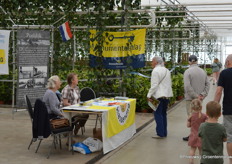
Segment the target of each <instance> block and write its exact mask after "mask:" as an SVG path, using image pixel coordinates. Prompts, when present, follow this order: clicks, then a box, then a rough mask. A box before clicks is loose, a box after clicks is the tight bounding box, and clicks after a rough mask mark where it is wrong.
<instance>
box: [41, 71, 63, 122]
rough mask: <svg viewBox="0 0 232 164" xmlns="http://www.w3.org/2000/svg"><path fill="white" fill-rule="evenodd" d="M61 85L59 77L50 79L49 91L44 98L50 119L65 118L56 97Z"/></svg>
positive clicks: (55, 76)
mask: <svg viewBox="0 0 232 164" xmlns="http://www.w3.org/2000/svg"><path fill="white" fill-rule="evenodd" d="M60 85H61V82H60V78H59V76H57V75H54V76H52V77H50V78H49V79H48V83H47V88H48V89H47V91H46V92H45V94H44V96H43V102H45V105H46V107H47V110H48V115H49V118H50V119H54V118H61V117H63V113H62V111H61V110H60V101H59V99H58V97H57V95H56V91H57V90H58V89H59V88H60Z"/></svg>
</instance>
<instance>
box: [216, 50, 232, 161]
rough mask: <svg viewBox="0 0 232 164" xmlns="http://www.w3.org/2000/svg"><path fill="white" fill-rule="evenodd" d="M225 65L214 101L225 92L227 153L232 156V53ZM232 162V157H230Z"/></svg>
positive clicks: (224, 111) (219, 98)
mask: <svg viewBox="0 0 232 164" xmlns="http://www.w3.org/2000/svg"><path fill="white" fill-rule="evenodd" d="M225 67H226V68H227V69H224V70H223V71H222V72H221V73H220V76H219V80H218V86H217V90H216V93H215V97H214V101H216V102H218V103H219V102H220V100H221V96H222V91H223V92H224V97H223V102H222V107H223V112H222V114H223V124H224V126H225V128H226V133H227V153H228V155H229V156H230V157H231V156H232V83H231V81H232V54H230V55H228V56H227V58H226V61H225ZM230 164H232V158H230Z"/></svg>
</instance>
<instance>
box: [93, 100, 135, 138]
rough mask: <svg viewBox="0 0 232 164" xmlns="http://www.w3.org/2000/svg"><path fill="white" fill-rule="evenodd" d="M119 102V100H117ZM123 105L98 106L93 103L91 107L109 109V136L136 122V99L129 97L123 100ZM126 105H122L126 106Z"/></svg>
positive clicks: (107, 128) (107, 126)
mask: <svg viewBox="0 0 232 164" xmlns="http://www.w3.org/2000/svg"><path fill="white" fill-rule="evenodd" d="M115 102H119V101H115ZM121 102H122V104H121V105H117V107H115V106H110V107H108V106H97V105H93V106H91V107H89V109H101V110H102V109H105V110H108V115H107V125H106V129H105V131H106V136H107V137H108V138H110V137H112V136H114V135H116V134H118V133H120V132H121V131H123V130H125V129H127V128H128V127H130V126H131V125H132V124H134V123H135V107H136V99H127V100H125V101H121ZM124 104H125V107H122V106H124Z"/></svg>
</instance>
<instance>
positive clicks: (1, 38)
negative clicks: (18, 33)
mask: <svg viewBox="0 0 232 164" xmlns="http://www.w3.org/2000/svg"><path fill="white" fill-rule="evenodd" d="M9 37H10V31H8V30H0V75H4V74H9V66H8V49H9Z"/></svg>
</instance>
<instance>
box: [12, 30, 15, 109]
mask: <svg viewBox="0 0 232 164" xmlns="http://www.w3.org/2000/svg"><path fill="white" fill-rule="evenodd" d="M12 38H13V44H12V47H13V53H12V55H13V63H12V64H13V87H12V108H14V107H15V75H16V72H15V64H16V62H15V54H16V52H15V46H16V44H15V30H13V34H12Z"/></svg>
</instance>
